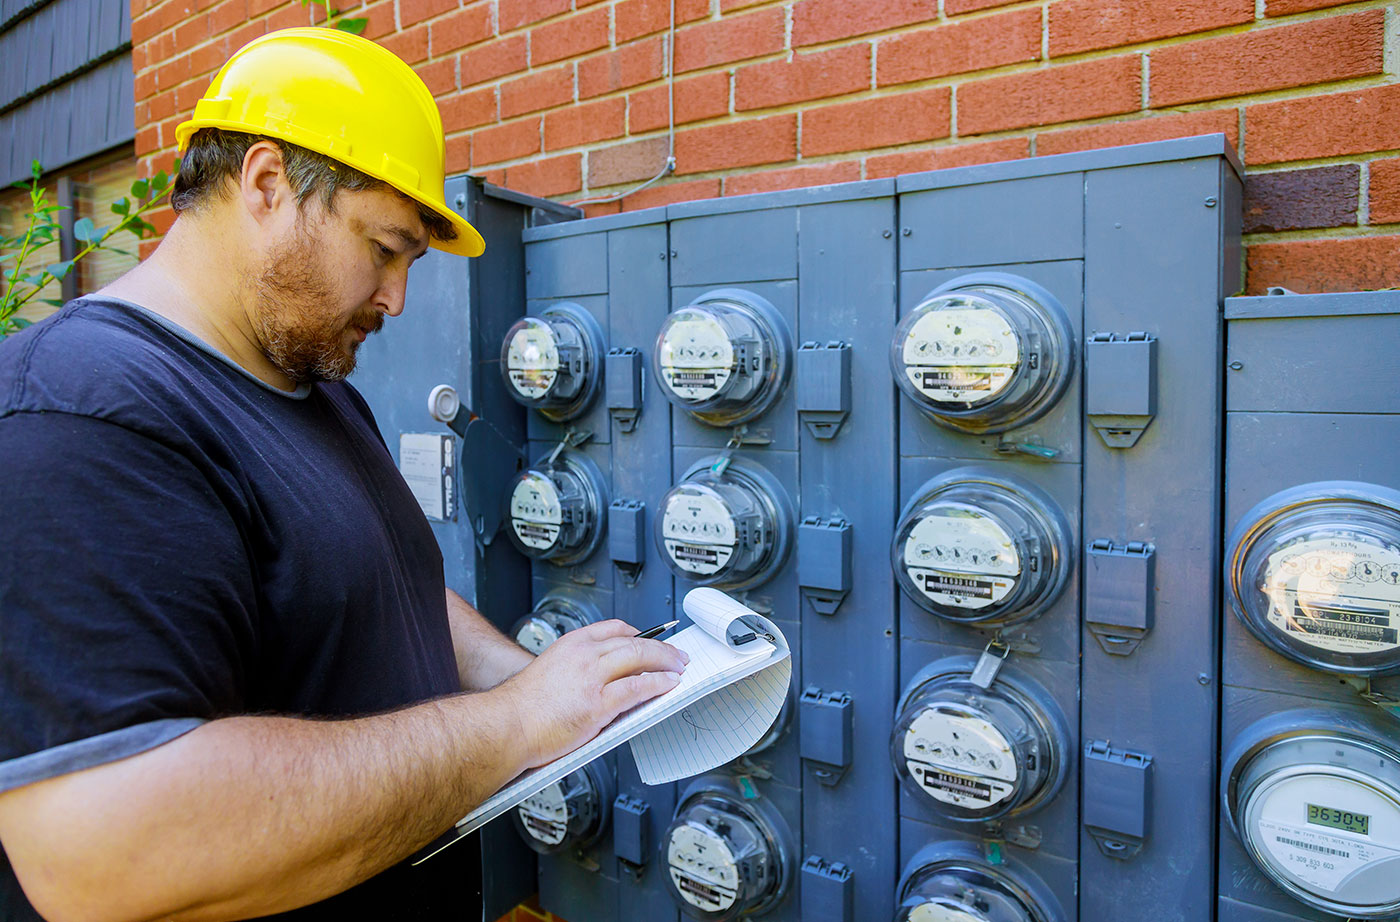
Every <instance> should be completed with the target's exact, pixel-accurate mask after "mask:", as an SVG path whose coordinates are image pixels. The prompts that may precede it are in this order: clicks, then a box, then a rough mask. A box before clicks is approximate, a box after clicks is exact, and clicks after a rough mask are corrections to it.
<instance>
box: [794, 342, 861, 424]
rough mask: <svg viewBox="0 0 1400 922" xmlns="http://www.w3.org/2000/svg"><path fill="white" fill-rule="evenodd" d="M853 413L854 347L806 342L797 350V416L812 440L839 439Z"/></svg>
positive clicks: (834, 343) (841, 344)
mask: <svg viewBox="0 0 1400 922" xmlns="http://www.w3.org/2000/svg"><path fill="white" fill-rule="evenodd" d="M850 412H851V346H850V344H849V343H843V342H839V341H833V342H828V343H818V342H806V343H803V344H802V347H801V348H800V349H798V350H797V415H798V416H799V417H800V418H801V420H802V422H803V423H804V424H806V426H807V430H808V431H809V432H811V433H812V437H813V438H815V439H820V440H823V441H825V440H828V439H834V438H836V434H837V433H838V432H840V431H841V424H842V423H844V422H845V421H846V417H847V416H849V415H850Z"/></svg>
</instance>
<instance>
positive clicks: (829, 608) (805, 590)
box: [797, 515, 851, 615]
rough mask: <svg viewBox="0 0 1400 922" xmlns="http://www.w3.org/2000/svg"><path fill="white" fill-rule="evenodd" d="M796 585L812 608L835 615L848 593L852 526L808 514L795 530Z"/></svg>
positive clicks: (835, 519)
mask: <svg viewBox="0 0 1400 922" xmlns="http://www.w3.org/2000/svg"><path fill="white" fill-rule="evenodd" d="M797 584H798V585H799V586H801V587H802V594H803V595H805V596H806V597H807V601H808V602H811V603H812V608H813V609H814V610H815V611H816V612H817V613H818V614H822V615H834V614H836V609H838V608H840V607H841V603H842V602H843V601H845V599H846V595H847V594H848V593H849V592H850V591H851V523H850V522H848V521H846V520H845V519H843V518H840V517H837V518H831V519H823V518H819V517H817V516H815V515H809V516H807V517H806V518H805V519H803V520H802V524H801V525H800V526H798V529H797Z"/></svg>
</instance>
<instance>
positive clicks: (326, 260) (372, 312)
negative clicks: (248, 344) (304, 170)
mask: <svg viewBox="0 0 1400 922" xmlns="http://www.w3.org/2000/svg"><path fill="white" fill-rule="evenodd" d="M427 241H428V234H427V231H426V229H425V228H424V227H423V223H422V221H421V220H420V219H419V217H418V211H417V208H416V206H414V205H413V204H411V203H410V202H409V201H408V200H407V199H405V198H404V197H403V196H401V195H399V194H398V193H396V192H392V191H389V190H387V189H379V190H372V191H366V192H348V191H341V192H339V193H338V194H337V195H336V198H335V211H334V212H330V211H327V210H326V208H325V207H324V206H323V205H322V204H321V200H320V197H319V196H318V195H314V194H313V195H312V196H311V197H310V198H308V199H307V201H306V203H305V205H304V206H303V207H302V208H301V209H300V211H299V213H298V214H297V215H296V216H295V218H294V220H293V221H292V223H291V224H290V226H289V227H288V229H287V230H286V231H285V232H284V233H283V234H282V235H281V236H280V237H279V238H278V239H277V240H275V241H274V242H273V244H272V245H271V246H269V248H268V251H267V256H266V259H265V260H264V264H263V269H262V272H261V273H260V275H259V277H258V278H257V279H256V298H255V304H254V305H253V306H252V307H253V321H254V329H255V331H256V334H257V336H258V338H259V340H260V344H261V346H262V349H263V352H264V354H265V355H266V356H267V358H268V360H269V361H271V362H272V364H273V365H275V366H276V367H277V368H278V370H280V371H281V372H282V373H283V374H285V375H287V377H289V378H291V379H292V380H293V381H295V382H297V383H298V384H304V383H309V382H311V381H318V380H320V381H339V380H340V379H342V378H344V377H346V376H347V375H349V374H350V372H352V371H354V370H355V352H356V350H358V349H359V347H360V343H362V342H364V341H365V338H366V337H367V336H369V334H371V333H375V332H378V330H379V329H380V327H382V326H383V325H384V317H385V315H389V316H397V315H398V314H399V313H400V312H401V311H402V310H403V299H404V287H405V283H406V280H407V275H408V267H409V266H410V265H411V264H412V263H413V261H414V260H415V259H417V258H418V257H419V256H421V255H422V254H423V253H424V251H425V250H426V249H427Z"/></svg>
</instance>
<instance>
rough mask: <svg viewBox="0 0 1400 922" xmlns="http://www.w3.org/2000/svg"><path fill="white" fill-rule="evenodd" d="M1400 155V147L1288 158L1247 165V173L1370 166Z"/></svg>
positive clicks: (1267, 173) (1261, 173)
mask: <svg viewBox="0 0 1400 922" xmlns="http://www.w3.org/2000/svg"><path fill="white" fill-rule="evenodd" d="M1397 157H1400V147H1394V148H1390V149H1387V150H1377V151H1366V152H1365V153H1359V154H1338V155H1337V156H1335V157H1311V158H1308V159H1306V160H1286V161H1282V162H1280V163H1260V164H1256V165H1254V166H1249V165H1246V166H1245V173H1246V174H1247V175H1249V176H1267V175H1269V174H1271V173H1292V172H1296V171H1297V170H1304V169H1316V168H1318V167H1327V166H1350V165H1353V164H1354V165H1357V166H1363V167H1369V166H1370V164H1372V163H1375V162H1376V161H1377V160H1394V159H1396V158H1397Z"/></svg>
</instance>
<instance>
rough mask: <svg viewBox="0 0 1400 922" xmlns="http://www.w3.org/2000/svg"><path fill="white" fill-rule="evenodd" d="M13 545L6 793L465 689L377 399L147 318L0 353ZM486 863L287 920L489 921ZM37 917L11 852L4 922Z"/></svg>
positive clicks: (37, 335)
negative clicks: (261, 727)
mask: <svg viewBox="0 0 1400 922" xmlns="http://www.w3.org/2000/svg"><path fill="white" fill-rule="evenodd" d="M0 548H3V549H4V552H5V562H4V564H3V565H0V791H4V790H8V789H11V788H14V787H18V786H20V785H24V784H28V783H30V782H33V781H38V780H42V779H45V778H50V777H54V776H57V775H61V774H64V773H66V772H70V771H75V770H78V769H83V768H90V767H92V766H95V765H100V764H103V763H106V762H110V761H113V760H116V759H120V758H123V757H126V756H129V755H133V754H135V753H139V752H142V751H145V750H147V749H150V748H152V747H154V746H158V745H160V744H162V743H164V742H168V741H169V740H171V739H174V738H175V737H177V736H179V735H180V734H182V733H185V732H187V731H189V730H191V729H193V728H195V727H197V726H199V725H200V724H201V723H203V722H205V721H209V720H214V719H216V718H219V717H224V716H230V715H241V714H279V715H294V716H295V715H300V716H307V717H319V718H335V717H344V716H350V715H365V714H371V713H375V712H380V711H385V710H390V709H393V708H398V707H402V706H405V705H408V704H411V703H414V702H418V701H423V700H425V699H428V698H433V697H438V696H441V695H444V694H449V693H452V692H455V691H457V690H458V680H457V670H456V665H455V661H454V657H453V652H452V641H451V636H450V633H449V630H448V623H447V612H446V601H445V596H444V583H443V571H442V555H441V552H440V551H439V549H438V545H437V542H436V541H435V540H434V538H433V534H432V530H431V529H430V528H429V526H428V523H427V521H426V519H425V518H424V517H423V514H422V512H421V511H420V509H419V507H418V505H417V503H416V502H415V501H414V498H413V496H412V494H411V493H410V492H409V489H408V487H407V486H406V485H405V483H404V482H403V479H402V478H401V477H400V476H399V473H398V471H397V469H396V468H395V466H394V463H393V459H392V458H391V456H390V455H389V452H388V450H387V449H386V448H385V446H384V442H383V439H382V437H381V436H380V433H379V430H378V428H377V427H376V426H375V423H374V418H373V416H372V415H371V413H370V411H369V408H368V406H367V405H366V404H365V402H364V400H363V398H361V397H360V395H359V394H358V393H357V392H356V391H355V389H354V388H353V387H351V386H350V385H349V384H345V383H334V384H330V383H321V384H315V385H310V386H304V387H302V388H300V389H298V390H297V391H296V392H295V393H291V394H289V393H286V392H283V391H278V390H276V389H274V388H271V387H269V386H268V385H266V384H264V383H263V382H261V381H259V380H258V379H257V378H255V377H253V376H252V375H250V374H249V373H248V372H246V371H244V370H243V369H241V368H239V367H238V366H237V365H235V364H234V363H233V362H232V361H231V360H229V359H228V358H226V357H224V356H223V355H221V354H220V353H218V352H217V351H215V350H214V349H212V348H211V347H209V346H207V345H206V344H204V343H202V342H201V341H199V340H198V339H196V338H194V337H193V336H192V335H191V334H190V333H188V332H187V331H185V330H183V329H181V328H180V327H178V326H176V325H174V324H173V323H171V322H169V321H167V320H165V319H164V318H161V317H159V316H157V315H155V314H153V313H150V312H148V311H145V310H144V309H142V308H139V307H137V306H136V305H132V304H127V303H125V302H121V301H115V300H110V299H98V298H86V299H80V300H78V301H74V302H72V303H70V304H69V305H67V306H66V307H64V308H63V309H62V310H61V311H60V312H59V313H57V314H56V315H54V316H53V317H51V318H49V319H48V320H45V321H44V322H42V323H39V324H36V325H35V326H34V327H32V328H31V329H29V330H26V331H24V332H23V333H21V334H19V335H16V336H12V337H10V338H9V339H8V340H5V341H4V342H3V343H0ZM474 852H475V848H474V847H470V848H466V849H463V854H462V855H461V856H454V858H453V859H449V860H446V861H443V860H442V859H443V858H445V857H446V856H445V855H444V856H440V857H439V858H435V859H434V860H433V861H430V862H426V863H425V864H424V865H422V866H421V868H418V869H411V868H408V867H406V866H404V865H399V866H397V867H395V868H393V869H391V870H389V871H386V872H385V873H384V874H381V875H379V876H378V877H376V878H374V879H372V880H370V881H367V882H366V883H364V884H361V885H360V886H358V887H355V888H352V889H351V890H350V891H347V892H346V893H345V894H342V895H341V896H339V897H336V898H333V899H331V900H328V901H326V902H323V903H320V904H317V905H315V906H311V907H307V908H305V909H303V910H298V911H297V912H294V913H288V914H286V916H285V917H286V918H289V919H291V918H294V919H298V920H301V919H320V918H335V919H347V918H385V919H387V918H394V919H405V918H424V919H445V918H448V917H449V916H450V917H451V918H454V919H458V918H465V919H471V918H477V917H479V914H480V909H479V908H478V906H479V904H478V892H479V887H478V881H477V879H476V872H477V870H478V869H479V865H478V864H477V863H476V861H475V860H473V859H474V858H475V854H474ZM439 862H441V863H439ZM37 918H38V916H37V915H36V914H35V913H34V911H33V909H32V908H31V907H30V906H29V904H28V902H27V901H26V900H25V899H24V897H23V894H22V893H21V892H20V888H19V885H18V883H17V881H16V879H15V877H14V874H13V871H12V870H11V868H10V865H9V862H8V861H6V860H4V855H3V851H0V919H15V920H19V919H24V920H29V919H37Z"/></svg>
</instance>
